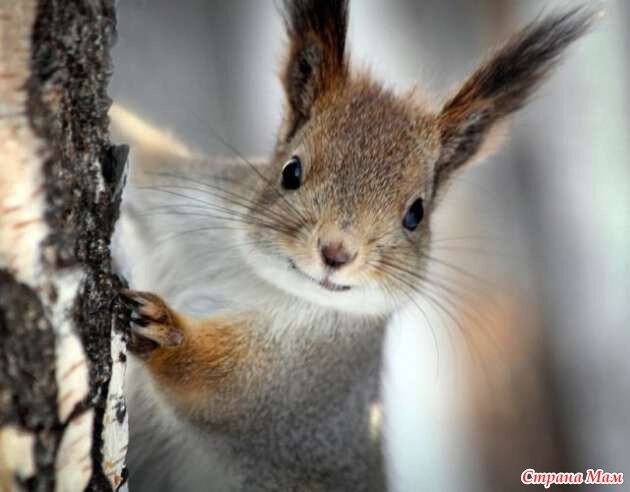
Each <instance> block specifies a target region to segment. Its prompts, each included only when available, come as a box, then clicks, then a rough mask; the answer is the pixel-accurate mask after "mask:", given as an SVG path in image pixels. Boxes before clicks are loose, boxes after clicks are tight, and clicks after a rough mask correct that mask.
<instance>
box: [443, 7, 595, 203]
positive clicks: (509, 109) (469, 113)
mask: <svg viewBox="0 0 630 492" xmlns="http://www.w3.org/2000/svg"><path fill="white" fill-rule="evenodd" d="M598 13H600V11H599V10H596V9H593V8H591V7H587V6H580V7H576V8H573V9H571V10H569V11H566V12H563V13H556V14H552V15H550V16H548V17H546V18H543V19H542V20H538V21H535V22H533V23H531V24H530V25H528V26H527V27H525V28H524V29H523V30H522V31H521V32H519V33H518V34H516V35H515V36H514V37H512V38H511V39H510V40H509V41H508V42H507V43H506V44H505V45H504V46H503V48H501V49H499V50H498V51H497V52H496V53H495V54H494V55H493V56H492V57H490V59H489V60H488V61H487V62H486V63H484V64H483V65H482V66H481V67H480V68H479V69H478V70H477V71H476V72H475V73H474V74H473V75H472V76H471V77H470V78H469V79H468V80H467V81H466V82H465V83H464V84H463V86H462V87H461V88H460V89H459V90H458V91H457V93H456V94H455V96H454V97H452V98H451V99H450V100H448V102H447V103H446V104H445V105H444V107H443V108H442V111H441V113H440V115H439V117H438V125H439V129H440V134H441V144H442V152H441V156H440V159H439V161H438V163H437V166H436V169H435V186H434V190H437V189H438V188H439V187H440V185H441V184H442V183H443V182H444V181H446V180H448V177H449V176H450V174H451V173H452V172H453V171H454V170H456V169H458V168H459V167H460V166H462V165H463V164H464V163H466V162H467V161H469V160H470V159H472V158H473V157H475V155H476V154H477V153H478V152H479V151H480V149H481V148H482V146H483V145H484V143H485V142H486V140H487V138H488V135H489V133H490V132H491V130H492V129H493V128H494V127H495V126H496V125H497V123H499V122H501V120H503V119H504V118H505V117H506V116H508V115H509V114H510V113H513V112H514V111H516V110H518V109H520V108H521V107H522V106H523V105H524V104H525V103H526V102H527V100H528V98H529V97H530V96H531V95H532V93H533V92H534V91H535V90H536V89H537V88H538V86H539V85H540V84H541V82H542V81H544V79H545V77H546V76H547V75H548V74H549V72H550V71H551V69H552V68H553V67H554V66H555V65H556V63H557V62H558V60H559V58H560V56H561V55H562V54H563V52H564V51H565V49H566V48H567V47H568V46H569V45H570V44H571V43H573V42H574V41H575V40H576V39H578V38H579V37H580V36H582V35H583V34H584V33H586V32H587V31H588V29H589V27H590V26H591V24H592V22H593V20H594V19H595V17H596V16H597V14H598ZM434 192H435V191H434Z"/></svg>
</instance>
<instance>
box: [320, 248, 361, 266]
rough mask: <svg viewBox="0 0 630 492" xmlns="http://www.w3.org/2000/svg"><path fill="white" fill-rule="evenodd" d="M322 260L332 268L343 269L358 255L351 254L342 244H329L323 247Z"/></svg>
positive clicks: (321, 250)
mask: <svg viewBox="0 0 630 492" xmlns="http://www.w3.org/2000/svg"><path fill="white" fill-rule="evenodd" d="M320 252H321V254H322V260H324V263H325V264H326V265H327V266H329V267H330V268H341V267H342V266H344V265H347V264H348V263H351V262H352V261H353V260H354V259H355V258H356V257H357V254H356V253H354V254H350V253H349V252H348V250H347V249H346V248H345V246H344V244H343V243H342V242H336V243H329V244H325V245H323V246H322V247H321V249H320Z"/></svg>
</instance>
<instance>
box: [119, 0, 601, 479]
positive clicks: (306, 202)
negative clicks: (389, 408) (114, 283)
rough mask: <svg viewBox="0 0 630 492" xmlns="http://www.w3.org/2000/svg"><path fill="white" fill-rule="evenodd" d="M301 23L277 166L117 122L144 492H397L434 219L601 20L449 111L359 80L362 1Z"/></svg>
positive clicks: (558, 21) (328, 6) (543, 26)
mask: <svg viewBox="0 0 630 492" xmlns="http://www.w3.org/2000/svg"><path fill="white" fill-rule="evenodd" d="M284 13H285V24H286V29H287V33H288V37H289V49H288V56H287V58H286V61H285V65H284V70H283V73H282V81H283V85H284V90H285V94H286V106H285V117H284V122H283V125H282V128H281V131H280V134H279V137H278V141H277V144H276V148H275V150H274V152H273V155H272V156H271V157H270V158H269V159H268V160H266V161H264V162H252V161H249V160H247V159H240V162H232V163H221V162H219V161H214V162H212V161H209V160H207V159H205V158H202V157H200V156H196V155H195V154H194V153H193V152H191V151H189V150H187V149H186V148H185V147H184V146H182V145H180V144H179V143H178V142H176V141H174V140H172V139H169V138H168V137H167V136H165V135H162V134H160V133H159V132H158V133H156V132H157V131H156V130H155V129H150V128H149V127H148V126H147V125H145V124H143V123H142V122H141V121H140V120H138V119H135V118H134V117H133V116H132V115H130V114H129V113H127V112H126V111H125V110H123V109H122V108H119V107H115V108H114V109H113V110H112V113H111V116H112V119H113V121H114V124H115V126H117V127H118V131H119V134H120V138H122V139H123V140H126V141H130V143H131V144H132V156H133V166H134V168H133V170H132V183H133V184H134V189H132V190H131V191H129V192H128V194H127V198H126V201H125V203H124V213H123V217H122V221H121V224H120V231H119V236H120V242H121V244H124V245H125V248H124V249H125V251H124V256H125V257H126V258H127V260H126V263H127V264H128V267H129V268H128V269H127V270H128V271H129V273H130V275H129V276H130V278H131V283H132V286H133V288H134V290H126V291H123V292H122V293H121V294H122V296H123V297H124V298H125V299H126V300H127V303H128V304H129V306H130V308H131V309H132V311H133V316H132V318H131V321H132V336H131V341H130V349H131V350H132V352H134V353H135V355H136V357H135V358H134V360H133V363H132V368H131V370H130V376H129V378H128V383H129V388H130V389H129V393H130V404H129V408H130V417H131V420H130V427H131V443H130V470H131V482H132V487H133V489H134V490H145V489H146V490H160V487H161V489H162V490H216V491H230V490H300V491H302V490H322V491H324V490H325V491H335V490H339V491H342V490H353V491H355V490H356V491H361V490H385V489H386V486H387V485H386V482H387V480H386V477H385V471H384V466H383V451H382V448H383V446H382V429H381V428H380V418H375V416H379V415H380V413H381V411H382V402H381V396H380V394H381V391H380V385H381V382H380V374H381V370H382V346H383V338H384V335H385V330H386V326H387V323H388V320H389V319H390V317H391V316H392V315H393V314H394V313H395V312H396V311H397V310H399V309H401V308H402V307H404V306H405V305H407V304H409V303H410V302H413V299H414V296H416V295H427V296H430V295H431V294H430V293H431V288H432V286H431V285H430V284H429V283H428V281H427V278H426V276H425V273H426V271H427V268H428V264H429V262H430V261H431V257H430V254H429V251H430V244H431V233H430V231H431V227H430V223H431V215H432V212H433V210H434V209H435V208H436V207H437V205H438V204H439V201H440V198H441V197H442V195H443V193H444V192H445V190H446V189H447V187H448V182H449V180H450V179H451V177H452V176H453V175H455V174H456V173H457V172H459V171H460V170H461V168H463V166H464V164H466V163H468V162H471V161H472V160H474V159H476V158H479V157H480V155H482V154H483V153H484V152H485V151H486V149H488V148H489V146H491V145H489V143H490V142H491V139H492V137H491V136H492V134H493V133H494V132H495V131H496V129H497V128H498V127H499V126H500V125H501V124H502V123H503V121H504V120H505V119H506V118H507V117H508V116H509V115H510V114H511V113H513V112H514V111H516V110H517V109H519V108H520V107H522V106H523V105H524V104H525V103H526V101H527V99H528V98H529V96H530V95H531V94H532V92H533V91H534V90H535V89H536V88H537V87H538V85H539V84H540V83H541V82H542V81H543V80H544V78H545V76H546V75H547V74H548V73H549V71H550V70H551V68H552V67H553V65H554V64H555V63H556V61H557V60H558V58H559V57H560V55H561V54H562V52H563V51H564V49H565V48H566V47H567V46H568V45H570V44H571V43H572V42H573V41H574V40H576V39H577V38H579V37H580V36H581V35H582V34H583V33H584V32H586V30H587V29H588V27H589V26H590V23H591V21H592V20H593V18H594V12H593V11H591V10H589V9H586V8H575V9H572V10H570V11H568V12H565V13H559V14H554V15H551V16H549V17H547V18H545V19H542V20H539V21H537V22H535V23H533V24H531V25H529V26H528V27H526V28H525V29H524V30H523V31H521V32H520V33H518V34H517V35H516V36H514V37H513V38H511V39H510V40H509V41H508V43H507V44H506V45H505V46H504V47H503V48H501V49H500V50H499V51H498V52H497V53H496V54H495V55H494V56H493V57H491V58H490V59H488V61H486V63H485V64H483V65H482V66H481V67H480V68H479V69H478V70H477V71H476V72H475V73H474V74H473V75H472V76H471V77H470V78H469V79H468V80H467V81H466V82H465V83H464V84H463V85H462V86H461V88H460V89H459V90H458V91H457V92H455V93H454V95H452V96H451V97H450V98H449V99H447V101H446V102H445V103H444V104H443V105H442V106H441V108H438V109H434V108H429V107H425V106H423V105H422V104H420V103H418V102H417V100H416V98H415V97H414V95H413V93H412V92H408V93H403V94H395V93H393V92H391V91H389V90H386V89H384V88H383V87H382V86H381V85H380V84H378V83H377V82H375V81H374V80H372V79H371V77H370V76H369V75H367V74H365V73H357V72H354V71H352V70H351V66H350V63H349V57H348V54H347V53H346V48H345V45H346V34H347V33H346V31H347V23H348V2H347V1H342V0H331V1H329V2H318V1H316V0H293V1H288V0H287V1H286V2H285V4H284ZM156 142H159V143H156ZM152 214H153V215H152ZM182 224H185V226H186V227H185V228H184V229H183V230H182ZM170 231H179V232H178V233H177V234H171V235H170V236H171V237H169V235H168V234H166V239H164V238H165V233H168V232H170ZM135 259H140V260H139V262H136V260H135ZM200 285H201V286H203V288H202V289H200V288H199V287H198V286H200ZM165 299H166V300H167V301H165ZM193 314H196V316H193ZM135 477H138V478H135Z"/></svg>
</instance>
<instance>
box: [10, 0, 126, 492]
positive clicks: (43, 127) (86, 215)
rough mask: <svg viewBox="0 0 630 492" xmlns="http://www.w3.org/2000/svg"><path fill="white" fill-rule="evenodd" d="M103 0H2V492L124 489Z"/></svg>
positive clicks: (114, 176)
mask: <svg viewBox="0 0 630 492" xmlns="http://www.w3.org/2000/svg"><path fill="white" fill-rule="evenodd" d="M113 1H114V0H73V1H68V0H17V1H16V0H0V491H2V492H4V491H8V490H37V491H47V490H56V491H70V490H78V491H79V490H84V489H86V488H88V489H89V490H116V489H120V488H122V487H125V485H124V482H125V478H126V470H125V468H124V457H125V451H126V444H127V429H126V427H127V418H126V409H125V402H124V399H123V395H122V380H123V374H124V368H125V360H126V356H125V349H124V338H125V335H124V331H123V330H122V328H123V327H124V326H125V323H124V321H125V319H124V318H125V310H124V308H123V307H122V306H121V305H120V303H119V301H118V299H117V296H116V292H117V289H118V288H119V287H120V284H121V280H120V279H118V278H117V277H116V276H115V275H113V274H112V270H111V263H110V250H109V244H110V238H111V234H112V231H113V227H114V224H115V221H116V219H117V216H118V208H119V203H120V193H121V189H122V186H123V184H124V175H123V174H124V172H123V170H124V166H125V161H126V149H125V148H124V147H113V146H112V145H111V144H110V142H109V134H108V119H107V111H108V109H109V105H110V101H109V99H108V97H107V94H106V85H107V82H108V79H109V75H110V70H111V66H110V58H109V48H110V46H111V44H112V41H113V38H114V34H115V13H114V7H113Z"/></svg>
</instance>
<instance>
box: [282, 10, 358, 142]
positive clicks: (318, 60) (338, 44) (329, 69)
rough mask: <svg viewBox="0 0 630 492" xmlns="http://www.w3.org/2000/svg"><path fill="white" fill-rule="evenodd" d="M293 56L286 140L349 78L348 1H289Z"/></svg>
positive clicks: (287, 73) (287, 82)
mask: <svg viewBox="0 0 630 492" xmlns="http://www.w3.org/2000/svg"><path fill="white" fill-rule="evenodd" d="M284 18H285V25H286V29H287V34H288V36H289V55H288V60H287V63H286V65H285V67H284V71H283V77H282V79H283V83H284V88H285V92H286V97H287V102H288V105H289V108H288V109H289V114H288V115H287V131H286V133H287V134H286V135H285V141H286V140H289V139H290V138H291V137H292V136H293V135H294V134H295V132H296V131H297V130H298V129H299V128H300V127H301V126H302V124H303V123H304V122H306V121H307V120H308V118H309V117H310V114H311V111H312V108H313V105H314V104H315V102H316V101H317V99H318V98H320V97H321V96H323V95H324V94H325V93H327V92H328V91H331V90H333V89H334V88H336V87H338V86H339V85H341V84H343V82H344V81H345V80H346V78H347V75H348V61H347V59H346V53H345V51H346V36H347V31H348V0H285V2H284Z"/></svg>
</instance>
